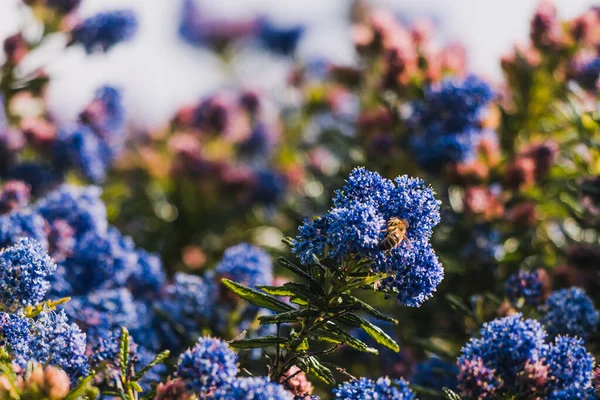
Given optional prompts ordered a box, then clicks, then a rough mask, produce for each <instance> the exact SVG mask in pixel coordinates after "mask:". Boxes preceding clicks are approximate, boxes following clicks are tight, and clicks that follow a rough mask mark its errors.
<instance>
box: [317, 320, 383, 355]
mask: <svg viewBox="0 0 600 400" xmlns="http://www.w3.org/2000/svg"><path fill="white" fill-rule="evenodd" d="M317 334H318V335H319V338H318V339H317V340H320V341H330V342H331V343H336V344H337V342H341V343H345V344H347V345H348V346H350V347H352V348H353V349H355V350H358V351H362V352H364V353H371V354H379V351H378V350H377V349H374V348H373V347H369V346H368V345H367V344H366V343H364V342H363V341H361V340H359V339H357V338H355V337H353V336H352V335H350V334H349V333H348V332H346V331H344V330H343V329H342V328H340V327H339V326H337V325H336V324H334V323H333V322H328V323H327V324H325V325H324V326H323V327H322V328H321V329H319V330H317Z"/></svg>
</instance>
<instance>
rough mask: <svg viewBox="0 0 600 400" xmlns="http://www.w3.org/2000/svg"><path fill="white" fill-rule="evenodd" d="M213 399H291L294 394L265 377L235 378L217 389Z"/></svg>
mask: <svg viewBox="0 0 600 400" xmlns="http://www.w3.org/2000/svg"><path fill="white" fill-rule="evenodd" d="M211 398H214V399H215V400H293V399H294V396H293V395H292V394H291V393H290V392H288V391H286V390H285V388H284V387H283V386H282V385H280V384H277V383H273V382H270V381H269V379H268V378H266V377H247V378H235V379H233V380H232V381H231V383H229V385H227V386H225V387H222V388H221V389H218V390H217V391H216V392H215V394H214V397H211Z"/></svg>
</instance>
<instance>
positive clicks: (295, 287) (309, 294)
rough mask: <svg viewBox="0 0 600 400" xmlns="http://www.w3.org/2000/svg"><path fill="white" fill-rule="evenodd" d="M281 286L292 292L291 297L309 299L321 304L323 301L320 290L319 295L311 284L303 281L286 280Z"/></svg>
mask: <svg viewBox="0 0 600 400" xmlns="http://www.w3.org/2000/svg"><path fill="white" fill-rule="evenodd" d="M283 287H284V288H286V289H288V290H289V291H291V292H293V293H294V295H293V296H292V297H299V298H301V299H305V300H307V301H310V302H312V303H313V304H321V303H322V302H323V293H322V291H321V294H320V295H319V293H316V292H315V291H314V290H313V289H312V288H311V286H308V285H305V284H303V283H295V282H288V283H286V284H285V285H283Z"/></svg>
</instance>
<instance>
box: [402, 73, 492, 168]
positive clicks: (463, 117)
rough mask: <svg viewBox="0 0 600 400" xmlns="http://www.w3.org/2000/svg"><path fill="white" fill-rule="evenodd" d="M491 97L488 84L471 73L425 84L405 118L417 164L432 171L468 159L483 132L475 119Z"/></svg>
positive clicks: (470, 158)
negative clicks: (422, 95)
mask: <svg viewBox="0 0 600 400" xmlns="http://www.w3.org/2000/svg"><path fill="white" fill-rule="evenodd" d="M494 97H495V94H494V92H493V91H492V89H491V87H490V86H489V85H488V83H487V82H485V81H483V80H482V79H480V78H478V77H476V76H474V75H469V76H468V77H467V78H465V79H464V80H458V79H452V80H451V79H448V80H444V81H443V82H441V83H440V84H432V85H431V86H429V87H427V88H426V89H425V93H424V98H423V100H420V101H416V102H413V104H412V114H411V115H410V117H409V118H408V120H407V125H408V127H409V130H410V132H411V137H410V145H411V147H412V150H413V151H414V152H415V153H416V157H417V161H418V162H419V164H421V165H422V166H423V167H424V168H426V169H429V170H434V171H435V170H439V169H440V168H441V167H443V166H444V165H445V164H447V163H461V162H466V161H470V160H472V159H473V158H474V157H475V154H476V148H477V146H478V144H479V141H480V139H481V137H482V136H483V132H484V131H483V130H482V129H481V128H480V124H479V122H480V121H481V119H482V118H483V117H484V116H485V112H486V109H487V106H488V105H489V103H490V102H491V101H492V100H493V99H494Z"/></svg>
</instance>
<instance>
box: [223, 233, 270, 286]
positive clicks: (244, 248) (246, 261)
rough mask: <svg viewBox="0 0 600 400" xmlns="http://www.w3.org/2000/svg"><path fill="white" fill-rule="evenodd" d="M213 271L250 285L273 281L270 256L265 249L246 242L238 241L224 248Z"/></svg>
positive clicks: (260, 284) (268, 283) (267, 283)
mask: <svg viewBox="0 0 600 400" xmlns="http://www.w3.org/2000/svg"><path fill="white" fill-rule="evenodd" d="M215 272H216V273H217V275H219V276H222V277H226V278H228V279H231V280H233V281H236V282H239V283H241V284H242V285H245V286H250V287H254V286H266V285H271V284H272V283H273V263H272V261H271V257H270V256H269V254H268V253H267V252H266V251H264V250H262V249H260V248H258V247H256V246H253V245H251V244H248V243H240V244H238V245H235V246H233V247H230V248H228V249H227V250H225V253H224V254H223V258H222V259H221V261H220V262H219V264H218V265H217V266H216V268H215Z"/></svg>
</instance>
